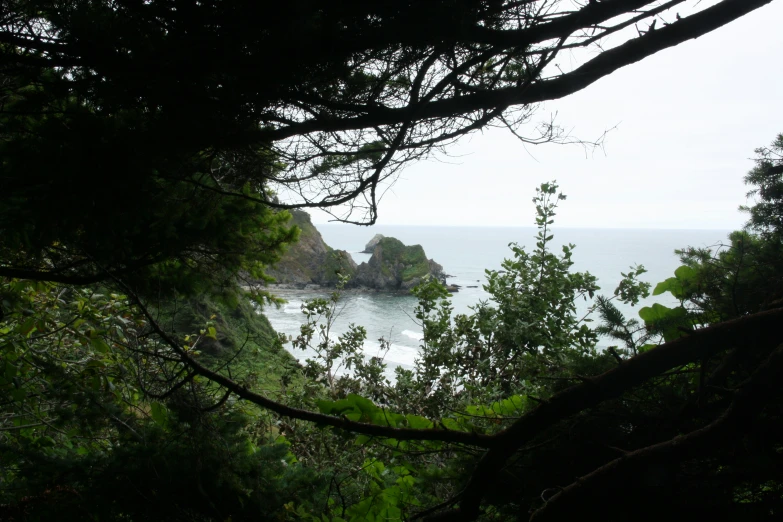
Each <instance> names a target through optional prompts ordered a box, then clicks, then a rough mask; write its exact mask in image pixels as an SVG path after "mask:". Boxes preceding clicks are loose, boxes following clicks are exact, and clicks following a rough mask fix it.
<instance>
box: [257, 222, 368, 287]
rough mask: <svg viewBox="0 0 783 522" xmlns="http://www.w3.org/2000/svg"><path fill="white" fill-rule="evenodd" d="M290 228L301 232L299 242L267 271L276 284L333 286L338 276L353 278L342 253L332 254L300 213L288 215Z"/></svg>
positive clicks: (353, 268)
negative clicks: (294, 226) (294, 227)
mask: <svg viewBox="0 0 783 522" xmlns="http://www.w3.org/2000/svg"><path fill="white" fill-rule="evenodd" d="M291 215H292V218H291V224H293V225H296V226H297V227H299V229H300V231H301V232H300V234H299V241H297V242H296V243H293V244H291V245H290V246H289V247H288V250H287V251H286V253H285V254H284V255H283V257H282V259H280V261H278V262H277V263H276V264H275V265H274V266H272V267H270V268H268V269H267V271H266V272H267V274H268V275H270V276H272V277H274V278H275V281H276V282H277V283H282V284H288V285H297V286H304V285H309V284H316V285H334V284H335V283H337V281H338V273H342V274H346V275H349V276H351V278H353V277H354V275H355V272H356V263H355V262H354V261H353V258H351V255H350V254H349V253H348V252H346V251H344V250H334V249H333V248H331V247H329V245H327V244H326V243H324V240H323V238H322V237H321V233H320V232H318V229H316V228H315V226H314V225H313V222H312V221H311V220H310V214H308V213H307V212H304V211H302V210H293V211H291Z"/></svg>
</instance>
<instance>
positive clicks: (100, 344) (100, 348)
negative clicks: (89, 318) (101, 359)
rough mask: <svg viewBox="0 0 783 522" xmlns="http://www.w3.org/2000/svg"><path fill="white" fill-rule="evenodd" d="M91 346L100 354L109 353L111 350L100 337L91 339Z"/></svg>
mask: <svg viewBox="0 0 783 522" xmlns="http://www.w3.org/2000/svg"><path fill="white" fill-rule="evenodd" d="M90 346H92V347H93V349H94V350H95V351H96V352H98V353H108V352H109V351H110V350H111V348H110V347H109V345H108V344H106V341H104V340H103V339H102V338H100V337H94V338H92V339H90Z"/></svg>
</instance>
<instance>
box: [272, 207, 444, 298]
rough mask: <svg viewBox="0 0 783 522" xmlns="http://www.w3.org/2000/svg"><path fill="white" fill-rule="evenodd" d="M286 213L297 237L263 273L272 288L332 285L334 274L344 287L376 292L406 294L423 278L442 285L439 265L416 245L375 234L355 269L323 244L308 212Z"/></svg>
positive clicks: (343, 255) (344, 255) (347, 259)
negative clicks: (296, 229) (345, 280)
mask: <svg viewBox="0 0 783 522" xmlns="http://www.w3.org/2000/svg"><path fill="white" fill-rule="evenodd" d="M291 214H292V215H293V219H292V221H293V223H294V224H296V225H297V226H298V227H299V228H300V229H301V234H300V236H299V241H298V242H297V243H293V244H292V245H291V246H290V247H289V249H288V251H287V252H286V253H285V255H284V256H283V258H282V259H281V260H280V261H279V262H278V263H277V264H276V265H274V266H273V267H270V268H269V269H268V270H267V273H268V274H269V275H271V276H272V277H274V278H275V279H276V282H277V284H281V285H288V286H295V287H299V288H303V287H306V286H308V285H318V286H334V285H335V284H336V283H337V281H338V273H340V274H344V275H347V276H349V277H350V279H349V281H348V283H347V285H346V286H347V287H348V288H365V289H368V290H379V291H381V290H383V291H408V290H410V289H411V288H413V287H414V286H416V285H417V284H419V283H420V282H421V281H422V280H424V279H425V278H427V277H434V278H436V279H438V280H439V281H441V282H443V283H445V281H446V275H445V273H444V272H443V267H442V266H441V265H439V264H438V263H436V262H435V261H433V260H432V259H428V258H427V255H426V254H425V252H424V248H423V247H422V246H421V245H410V246H408V245H405V244H403V243H402V241H400V240H399V239H396V238H393V237H384V236H383V235H381V234H377V235H376V236H375V237H373V238H372V239H371V240H370V242H369V243H367V245H366V246H365V249H364V252H365V253H368V254H372V257H370V260H369V261H368V262H366V263H361V264H360V265H357V264H356V263H355V262H354V261H353V258H351V255H350V254H349V253H348V252H346V251H344V250H335V249H333V248H331V247H329V245H327V244H326V243H325V242H324V240H323V237H321V234H320V232H318V230H317V229H316V228H315V226H314V225H313V223H312V221H311V220H310V215H309V214H307V213H306V212H304V211H301V210H294V211H292V212H291Z"/></svg>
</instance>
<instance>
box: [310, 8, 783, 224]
mask: <svg viewBox="0 0 783 522" xmlns="http://www.w3.org/2000/svg"><path fill="white" fill-rule="evenodd" d="M781 21H783V0H775V1H773V2H772V3H771V5H768V6H765V7H762V8H760V9H758V10H756V11H754V12H753V13H751V14H750V15H747V16H745V17H743V18H741V19H739V20H737V21H735V22H733V23H731V24H729V25H727V26H724V27H723V28H721V29H718V30H717V31H714V32H712V33H710V34H708V35H706V36H704V37H702V38H699V39H697V40H691V41H689V42H687V43H685V44H682V45H679V46H677V47H674V48H672V49H668V50H666V51H662V52H660V53H658V54H656V55H654V56H652V57H649V58H646V59H645V60H643V61H642V62H640V63H637V64H635V65H631V66H628V67H625V68H623V69H621V70H619V71H617V72H615V73H614V74H611V75H609V76H607V77H605V78H603V79H602V80H599V81H598V82H596V83H594V84H593V85H591V86H590V87H588V88H587V89H584V90H582V91H580V92H578V93H576V94H574V95H572V96H570V97H568V98H565V99H563V100H559V101H555V102H549V103H547V104H545V105H542V106H541V107H540V108H539V111H538V113H537V114H536V115H535V116H534V118H533V120H532V123H537V122H539V121H541V120H548V119H549V117H550V115H552V114H555V113H557V121H558V122H559V123H560V125H562V126H564V127H566V128H568V129H571V134H572V135H573V136H575V137H578V138H582V139H595V138H596V137H597V136H599V135H600V134H601V133H602V132H603V131H604V130H605V129H609V128H612V127H614V126H617V128H616V129H615V130H613V131H612V132H611V133H609V135H608V136H607V138H606V140H605V147H604V150H597V151H595V152H592V153H587V154H586V153H585V151H584V149H583V148H581V147H580V146H575V145H540V146H529V145H527V146H524V145H523V144H522V143H521V142H519V141H518V140H517V139H516V138H515V137H514V136H513V135H512V134H511V133H510V132H509V131H507V130H505V129H489V130H487V131H485V132H483V133H481V134H474V135H472V136H470V137H468V138H465V139H463V140H462V141H461V142H459V143H457V144H456V145H453V146H451V147H449V148H448V150H447V152H448V154H449V156H450V157H439V158H438V159H433V160H428V161H423V162H419V163H416V164H414V165H412V166H410V167H408V168H407V169H405V170H404V171H403V172H402V174H401V175H400V177H399V179H398V180H397V182H396V183H395V184H394V185H393V186H392V188H391V189H390V190H388V191H387V192H386V194H385V196H384V198H383V199H382V200H381V202H380V205H379V214H380V215H379V219H378V223H379V224H383V225H392V224H396V225H472V226H497V225H502V226H529V225H532V224H533V212H534V208H533V204H532V202H531V198H532V196H533V194H534V189H535V187H536V186H538V184H540V183H541V182H544V181H550V180H557V181H558V182H559V184H560V186H561V188H562V190H563V192H565V193H566V194H567V195H568V200H567V201H566V202H565V203H564V205H563V206H562V208H561V210H560V211H559V213H558V217H557V224H558V225H560V226H564V227H600V228H715V229H734V228H739V227H740V226H741V225H742V223H743V222H744V220H745V217H744V215H743V214H741V213H740V212H738V211H737V206H738V205H740V204H743V203H745V201H746V200H745V193H746V192H747V188H746V187H745V186H744V185H743V183H742V178H743V176H744V175H745V173H746V172H747V171H748V170H749V169H750V168H751V167H752V162H751V158H752V157H753V156H754V153H753V150H754V149H755V148H757V147H760V146H766V145H769V143H770V142H771V141H772V140H773V139H774V137H775V136H776V135H777V134H778V133H781V132H783V67H782V66H781V65H783V30H781V29H780V23H781ZM559 60H560V61H561V62H565V63H562V65H563V66H564V68H566V67H565V66H566V65H568V67H569V68H570V67H571V66H572V64H569V63H567V62H568V60H569V57H568V56H567V55H564V56H561V57H560V58H559ZM531 130H532V125H531ZM311 213H312V214H313V220H314V221H315V222H316V223H325V222H327V221H328V220H329V219H330V217H329V216H328V215H326V214H325V213H323V212H320V211H317V210H316V211H313V212H311Z"/></svg>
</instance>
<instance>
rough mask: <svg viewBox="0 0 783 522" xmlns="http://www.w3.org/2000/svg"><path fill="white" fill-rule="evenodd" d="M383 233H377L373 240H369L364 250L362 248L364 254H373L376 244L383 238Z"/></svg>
mask: <svg viewBox="0 0 783 522" xmlns="http://www.w3.org/2000/svg"><path fill="white" fill-rule="evenodd" d="M383 237H384V236H383V234H375V235H374V236H373V238H372V239H371V240H369V241H368V242H367V244H366V245H365V246H364V250H362V254H372V253H373V251H374V250H375V245H377V244H378V243H380V241H381V239H383Z"/></svg>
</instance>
